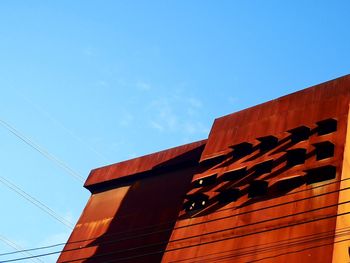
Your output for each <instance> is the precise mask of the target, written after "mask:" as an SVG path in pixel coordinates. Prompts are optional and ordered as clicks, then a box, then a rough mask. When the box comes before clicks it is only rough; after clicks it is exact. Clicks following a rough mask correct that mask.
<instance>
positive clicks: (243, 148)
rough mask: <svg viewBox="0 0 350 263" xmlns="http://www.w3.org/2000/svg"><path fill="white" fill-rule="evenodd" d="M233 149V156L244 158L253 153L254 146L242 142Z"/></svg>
mask: <svg viewBox="0 0 350 263" xmlns="http://www.w3.org/2000/svg"><path fill="white" fill-rule="evenodd" d="M231 148H232V149H233V156H234V157H237V158H241V157H244V156H246V155H249V154H251V153H252V152H253V145H252V144H251V143H248V142H242V143H239V144H236V145H233V146H231Z"/></svg>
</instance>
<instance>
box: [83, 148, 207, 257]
mask: <svg viewBox="0 0 350 263" xmlns="http://www.w3.org/2000/svg"><path fill="white" fill-rule="evenodd" d="M203 148H204V146H200V147H198V148H196V149H194V150H191V151H189V152H187V153H185V154H182V155H180V156H178V157H176V158H173V159H171V160H170V161H168V162H164V163H162V164H160V165H158V166H157V167H154V169H153V170H152V171H151V174H150V176H144V177H143V179H140V180H137V181H134V182H131V187H130V189H129V191H128V193H127V194H126V196H125V197H124V199H123V202H122V204H121V206H120V207H119V209H118V211H117V213H116V214H115V216H114V218H113V220H112V222H111V223H110V225H109V228H108V230H107V231H106V234H105V235H103V236H101V237H99V238H97V239H96V240H94V241H93V242H91V243H90V244H89V245H88V246H97V247H98V248H97V250H96V252H95V254H94V255H93V256H92V257H91V258H89V259H86V260H85V261H84V262H87V263H96V262H103V263H108V262H129V263H131V262H133V263H138V262H140V263H141V262H143V263H144V262H160V261H161V259H162V256H163V253H164V250H165V249H166V246H167V243H168V241H169V238H170V235H171V233H172V230H173V227H174V225H175V222H176V219H177V217H178V214H179V212H180V211H181V209H182V203H183V199H184V196H185V194H186V192H187V191H188V190H189V187H190V184H191V181H192V177H193V175H194V173H195V172H196V169H197V168H196V165H193V163H197V164H198V161H199V158H200V155H201V153H202V151H203ZM186 163H187V164H189V163H192V165H191V166H190V165H187V167H186V166H185V165H184V164H186ZM179 164H182V167H181V165H180V168H179ZM174 166H176V167H177V169H176V170H175V169H172V168H173V167H174Z"/></svg>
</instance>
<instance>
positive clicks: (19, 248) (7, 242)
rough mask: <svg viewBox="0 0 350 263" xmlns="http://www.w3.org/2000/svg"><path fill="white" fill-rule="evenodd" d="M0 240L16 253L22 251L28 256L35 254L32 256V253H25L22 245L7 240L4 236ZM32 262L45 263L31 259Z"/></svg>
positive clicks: (0, 236)
mask: <svg viewBox="0 0 350 263" xmlns="http://www.w3.org/2000/svg"><path fill="white" fill-rule="evenodd" d="M0 240H1V241H2V242H3V243H5V244H6V245H7V246H10V247H12V248H14V249H15V250H16V251H21V250H22V251H21V253H22V254H27V255H29V256H33V254H31V253H30V252H24V251H23V248H22V247H21V246H20V245H18V244H16V243H15V242H13V241H11V240H9V239H8V238H6V237H4V236H2V235H0ZM30 260H31V261H33V262H42V263H44V261H42V260H41V259H40V258H31V259H30Z"/></svg>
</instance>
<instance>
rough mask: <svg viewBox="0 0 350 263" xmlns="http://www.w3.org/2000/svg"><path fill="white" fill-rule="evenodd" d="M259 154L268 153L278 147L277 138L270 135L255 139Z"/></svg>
mask: <svg viewBox="0 0 350 263" xmlns="http://www.w3.org/2000/svg"><path fill="white" fill-rule="evenodd" d="M257 140H258V141H260V144H259V148H260V151H261V152H266V151H269V150H271V149H273V148H275V147H276V146H277V145H278V138H277V137H275V136H272V135H269V136H265V137H260V138H257Z"/></svg>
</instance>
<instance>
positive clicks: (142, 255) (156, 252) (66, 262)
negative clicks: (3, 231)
mask: <svg viewBox="0 0 350 263" xmlns="http://www.w3.org/2000/svg"><path fill="white" fill-rule="evenodd" d="M349 202H350V201H349ZM347 214H350V212H346V213H341V214H337V215H331V216H326V217H322V218H318V219H312V220H308V221H303V222H300V223H294V224H289V225H285V226H280V227H276V228H271V229H265V230H261V231H258V232H253V233H247V234H242V235H237V236H230V237H226V238H221V239H217V240H212V241H207V242H203V243H197V244H193V245H187V246H183V247H178V248H172V249H166V250H159V251H155V252H150V253H144V254H139V255H134V256H130V257H124V258H118V259H116V260H110V261H104V263H112V262H118V261H122V260H128V259H134V258H139V257H144V256H149V255H155V254H160V253H166V252H172V251H177V250H182V249H187V248H192V247H197V246H203V245H208V244H212V243H217V242H222V241H226V240H230V239H235V238H240V237H245V236H250V235H255V234H262V233H265V232H269V231H274V230H279V229H283V228H287V227H292V226H296V225H300V224H307V223H312V222H316V221H319V220H326V219H330V218H334V217H338V216H343V215H347ZM126 250H127V249H125V250H124V251H114V252H111V253H105V254H100V255H97V256H92V257H91V258H96V257H103V256H109V255H114V254H117V253H121V252H126ZM83 259H88V258H80V259H74V260H68V261H63V262H61V263H68V262H75V261H79V260H83ZM4 262H6V261H4Z"/></svg>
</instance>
